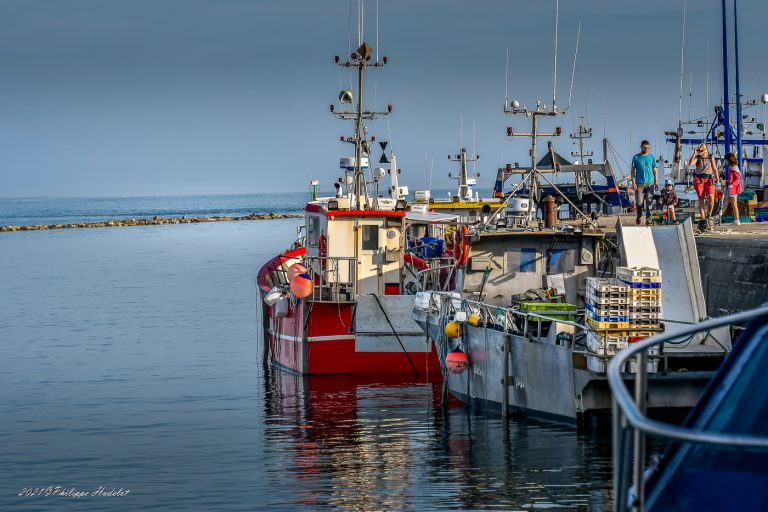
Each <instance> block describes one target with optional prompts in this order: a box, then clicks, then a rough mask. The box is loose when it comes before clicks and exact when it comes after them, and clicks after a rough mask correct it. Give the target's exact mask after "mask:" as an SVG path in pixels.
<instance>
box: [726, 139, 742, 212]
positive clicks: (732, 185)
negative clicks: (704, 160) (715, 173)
mask: <svg viewBox="0 0 768 512" xmlns="http://www.w3.org/2000/svg"><path fill="white" fill-rule="evenodd" d="M725 165H726V168H725V175H726V176H727V177H728V183H727V184H726V192H725V193H726V195H725V197H726V198H727V200H728V203H726V205H725V206H723V212H725V209H726V208H727V206H728V204H730V205H731V208H733V218H734V220H733V223H734V224H735V225H737V226H738V225H740V224H741V221H740V220H739V206H738V203H737V199H738V195H739V194H741V192H742V187H741V170H740V169H739V159H738V157H737V156H736V155H735V154H734V153H726V154H725Z"/></svg>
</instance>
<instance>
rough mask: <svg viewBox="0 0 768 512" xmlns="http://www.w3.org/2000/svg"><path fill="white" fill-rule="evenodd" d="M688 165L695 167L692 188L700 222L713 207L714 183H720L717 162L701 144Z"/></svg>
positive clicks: (710, 213)
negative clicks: (696, 197) (697, 204)
mask: <svg viewBox="0 0 768 512" xmlns="http://www.w3.org/2000/svg"><path fill="white" fill-rule="evenodd" d="M688 165H689V166H694V165H695V166H696V169H695V170H694V171H693V188H694V190H696V195H697V196H698V197H699V216H700V217H701V219H702V220H703V219H709V216H710V215H712V209H713V208H714V207H715V183H717V182H719V181H720V176H719V175H718V173H717V161H716V160H715V156H714V155H710V154H709V151H708V150H707V145H706V144H704V143H703V142H702V143H701V144H699V147H697V148H696V152H695V153H694V155H693V156H692V157H691V160H690V162H689V163H688Z"/></svg>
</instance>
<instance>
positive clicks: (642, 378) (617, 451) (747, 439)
mask: <svg viewBox="0 0 768 512" xmlns="http://www.w3.org/2000/svg"><path fill="white" fill-rule="evenodd" d="M763 315H768V306H762V307H759V308H756V309H753V310H750V311H745V312H742V313H736V314H733V315H728V316H724V317H720V318H715V319H712V320H707V321H704V322H701V323H699V324H694V325H692V326H690V327H688V328H685V329H684V330H682V331H677V332H674V333H669V334H660V335H657V336H653V337H652V338H648V339H646V340H644V341H641V342H638V343H633V344H631V345H630V346H629V348H626V349H624V350H621V351H619V352H618V353H617V354H616V355H615V356H614V357H613V358H612V361H611V362H610V363H609V365H608V384H609V386H610V388H611V391H612V395H613V396H612V435H613V462H614V465H613V488H614V500H615V501H614V511H615V512H620V511H621V512H624V511H626V510H627V509H628V508H630V507H631V510H633V511H644V510H645V457H646V435H651V436H655V437H661V438H665V439H670V440H675V441H682V442H687V443H697V444H710V445H717V446H721V447H725V448H729V449H760V450H768V437H760V436H751V435H744V434H729V433H720V432H707V431H705V430H701V429H692V428H686V427H680V426H677V425H671V424H669V423H664V422H660V421H656V420H651V419H650V418H648V417H647V416H646V415H645V412H646V411H645V409H646V393H647V389H648V379H647V373H646V369H647V367H646V365H647V362H648V349H649V348H651V347H655V346H658V345H661V344H663V343H673V342H674V340H676V339H679V338H685V337H689V336H691V335H694V334H696V333H699V332H703V331H710V330H712V329H715V328H718V327H724V326H729V325H733V324H740V323H742V322H745V321H748V320H751V319H754V318H757V317H760V316H763ZM632 357H634V358H635V360H636V362H637V364H636V367H637V374H636V375H635V386H634V395H635V396H634V398H633V397H632V396H631V395H630V393H629V391H628V389H627V387H626V385H625V384H624V380H623V379H622V376H621V370H622V368H623V367H624V365H625V363H626V362H627V361H629V360H630V358H632ZM630 473H631V478H630ZM630 483H631V484H632V485H631V486H632V487H633V488H634V493H633V496H632V498H631V501H630V495H629V491H630Z"/></svg>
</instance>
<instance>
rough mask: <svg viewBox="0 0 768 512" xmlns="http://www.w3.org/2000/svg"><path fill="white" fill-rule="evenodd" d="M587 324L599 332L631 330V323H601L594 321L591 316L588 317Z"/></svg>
mask: <svg viewBox="0 0 768 512" xmlns="http://www.w3.org/2000/svg"><path fill="white" fill-rule="evenodd" d="M587 323H588V324H589V325H590V326H591V327H592V328H593V329H595V330H597V331H605V330H612V329H613V330H621V331H628V330H629V322H627V321H623V322H610V321H608V322H600V321H597V320H593V319H592V318H590V317H589V316H587Z"/></svg>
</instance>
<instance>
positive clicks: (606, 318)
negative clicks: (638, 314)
mask: <svg viewBox="0 0 768 512" xmlns="http://www.w3.org/2000/svg"><path fill="white" fill-rule="evenodd" d="M587 315H588V316H589V318H591V319H592V320H594V321H595V322H629V317H626V316H611V315H608V316H600V315H596V314H594V313H592V311H587Z"/></svg>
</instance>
